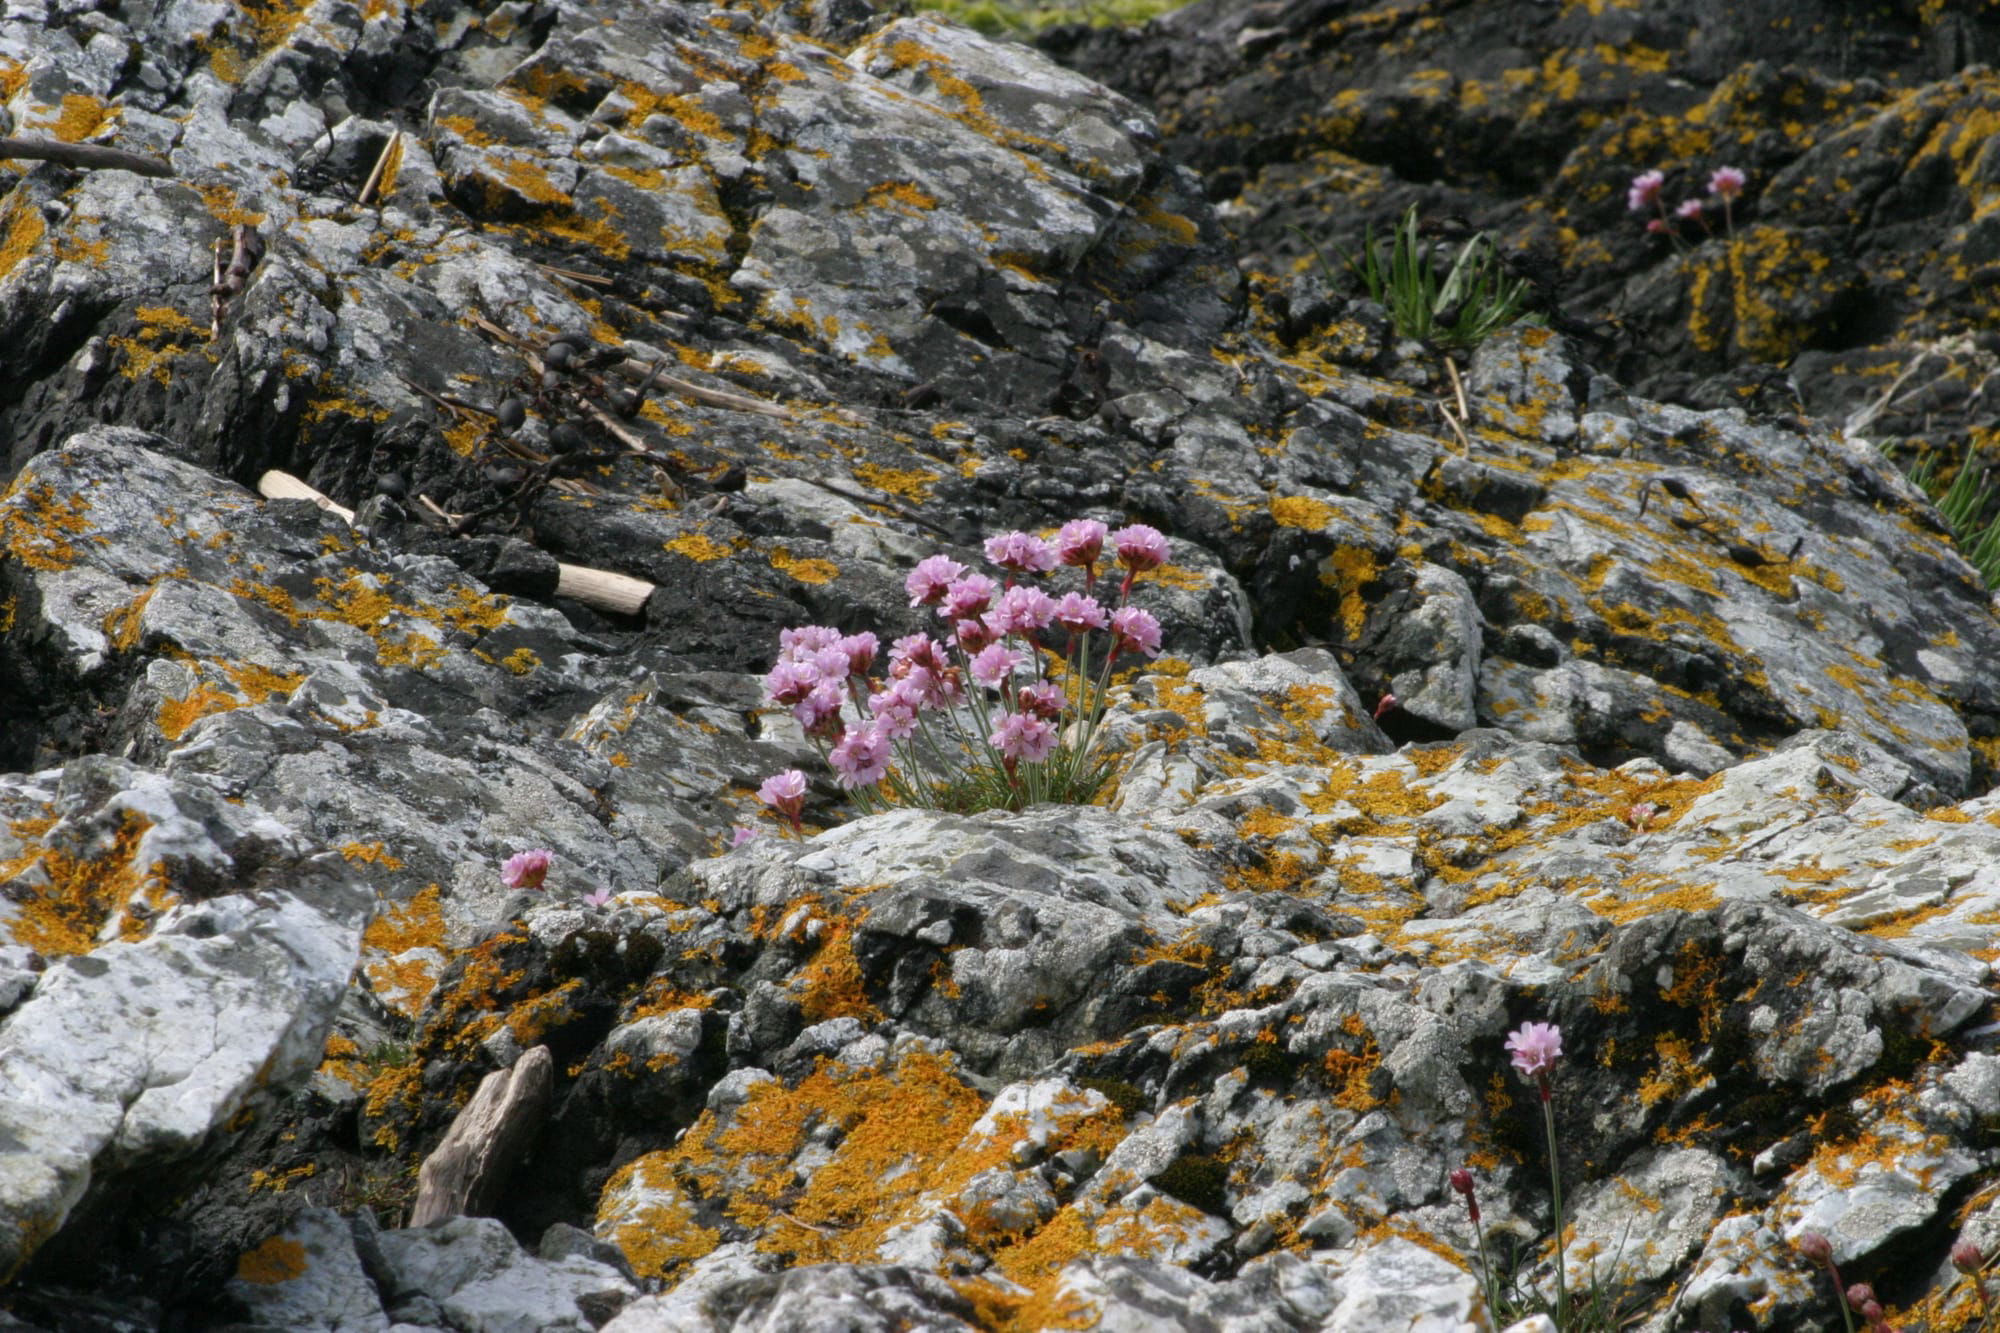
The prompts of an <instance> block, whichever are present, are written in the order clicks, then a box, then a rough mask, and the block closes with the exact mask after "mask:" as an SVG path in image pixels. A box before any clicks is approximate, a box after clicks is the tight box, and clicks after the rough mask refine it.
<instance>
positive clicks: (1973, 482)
mask: <svg viewBox="0 0 2000 1333" xmlns="http://www.w3.org/2000/svg"><path fill="white" fill-rule="evenodd" d="M1882 452H1883V454H1884V455H1885V456H1887V457H1888V458H1890V459H1892V460H1893V459H1894V458H1895V456H1896V452H1895V447H1894V445H1893V444H1886V443H1885V444H1884V445H1883V446H1882ZM1938 472H1939V467H1938V456H1937V455H1936V454H1934V453H1933V454H1928V455H1926V456H1925V457H1924V458H1923V459H1921V460H1920V461H1919V462H1918V463H1917V465H1916V466H1915V467H1913V468H1911V469H1910V481H1911V482H1912V483H1914V484H1915V486H1916V487H1917V489H1918V490H1920V491H1922V492H1923V493H1924V494H1925V495H1928V496H1929V497H1930V498H1931V503H1932V504H1934V505H1936V506H1937V511H1938V515H1939V516H1940V517H1941V518H1943V519H1944V522H1945V526H1946V527H1947V528H1949V529H1950V531H1951V539H1952V541H1953V542H1954V543H1956V544H1957V546H1958V551H1959V554H1960V555H1963V556H1964V557H1965V558H1966V561H1967V562H1968V563H1970V564H1971V566H1972V567H1973V568H1974V569H1976V570H1978V571H1979V577H1980V579H1981V580H1982V581H1984V582H1985V584H1986V586H1987V587H1989V588H2000V512H1995V513H1994V514H1993V517H1992V518H1990V519H1987V520H1986V521H1985V522H1983V523H1982V522H1981V521H1980V520H1981V517H1982V516H1983V515H1985V514H1986V513H1988V512H1989V511H1990V510H1992V509H1993V499H1994V495H1995V493H1996V488H1995V486H1994V483H1993V479H1992V476H1991V475H1990V474H1989V473H1988V472H1987V470H1986V468H1985V467H1984V466H1975V465H1974V460H1973V458H1972V455H1971V453H1970V452H1969V451H1968V453H1967V454H1966V458H1965V461H1964V462H1963V463H1961V464H1960V465H1959V468H1958V471H1957V473H1956V474H1955V475H1954V476H1953V477H1952V479H1951V484H1950V485H1949V486H1947V485H1945V484H1944V482H1943V481H1941V480H1940V479H1939V477H1938Z"/></svg>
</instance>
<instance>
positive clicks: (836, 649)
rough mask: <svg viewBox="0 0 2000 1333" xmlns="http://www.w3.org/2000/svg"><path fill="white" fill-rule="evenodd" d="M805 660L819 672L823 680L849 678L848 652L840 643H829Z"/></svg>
mask: <svg viewBox="0 0 2000 1333" xmlns="http://www.w3.org/2000/svg"><path fill="white" fill-rule="evenodd" d="M803 660H804V661H805V662H807V663H808V664H809V665H810V666H811V667H812V669H813V670H815V671H817V672H819V675H820V679H821V680H835V681H839V680H846V679H847V667H848V657H847V654H846V653H845V652H844V651H842V650H841V648H840V646H839V644H838V643H831V644H828V645H827V646H826V647H824V648H822V649H820V650H819V651H818V652H816V653H814V654H813V655H812V656H811V657H808V658H805V659H803Z"/></svg>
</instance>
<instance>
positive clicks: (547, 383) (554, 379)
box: [542, 370, 563, 393]
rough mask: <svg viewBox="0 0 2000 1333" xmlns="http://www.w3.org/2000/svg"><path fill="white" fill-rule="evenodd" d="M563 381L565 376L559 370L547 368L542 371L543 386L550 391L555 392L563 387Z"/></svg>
mask: <svg viewBox="0 0 2000 1333" xmlns="http://www.w3.org/2000/svg"><path fill="white" fill-rule="evenodd" d="M562 381H563V377H562V375H561V374H560V373H559V372H557V371H553V370H545V371H543V372H542V388H543V389H545V390H547V391H548V392H551V393H553V392H555V391H556V390H557V389H560V388H561V387H562Z"/></svg>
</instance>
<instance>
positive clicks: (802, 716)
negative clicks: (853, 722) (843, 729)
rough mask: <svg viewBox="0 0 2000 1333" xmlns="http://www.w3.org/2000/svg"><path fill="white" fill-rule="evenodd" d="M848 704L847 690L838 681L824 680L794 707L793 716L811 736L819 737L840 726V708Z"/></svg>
mask: <svg viewBox="0 0 2000 1333" xmlns="http://www.w3.org/2000/svg"><path fill="white" fill-rule="evenodd" d="M846 702H847V689H846V687H845V686H843V685H841V684H840V683H839V682H837V681H831V680H823V681H821V682H820V683H819V684H817V685H815V686H813V688H812V693H810V694H808V695H807V696H806V697H805V698H803V699H801V700H799V701H798V702H797V703H796V704H793V705H792V716H793V717H795V718H797V719H798V720H799V725H800V726H802V727H804V728H805V729H806V734H807V735H809V736H819V735H824V734H826V733H827V732H830V731H831V730H833V729H834V728H835V727H838V726H839V725H840V708H841V705H842V704H844V703H846Z"/></svg>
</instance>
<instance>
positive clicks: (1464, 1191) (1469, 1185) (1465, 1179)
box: [1450, 1166, 1479, 1227]
mask: <svg viewBox="0 0 2000 1333" xmlns="http://www.w3.org/2000/svg"><path fill="white" fill-rule="evenodd" d="M1450 1179H1451V1188H1452V1190H1453V1191H1454V1192H1455V1193H1457V1194H1461V1195H1463V1196H1464V1197H1465V1211H1466V1214H1467V1215H1468V1216H1469V1217H1471V1219H1472V1225H1473V1226H1475V1227H1477V1226H1478V1225H1479V1196H1478V1195H1477V1194H1475V1193H1473V1182H1472V1173H1471V1172H1470V1171H1468V1170H1466V1169H1465V1168H1464V1167H1462V1166H1461V1167H1459V1168H1458V1169H1457V1170H1456V1171H1454V1172H1452V1173H1451V1177H1450Z"/></svg>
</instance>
